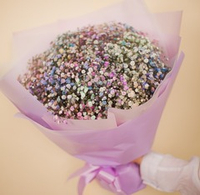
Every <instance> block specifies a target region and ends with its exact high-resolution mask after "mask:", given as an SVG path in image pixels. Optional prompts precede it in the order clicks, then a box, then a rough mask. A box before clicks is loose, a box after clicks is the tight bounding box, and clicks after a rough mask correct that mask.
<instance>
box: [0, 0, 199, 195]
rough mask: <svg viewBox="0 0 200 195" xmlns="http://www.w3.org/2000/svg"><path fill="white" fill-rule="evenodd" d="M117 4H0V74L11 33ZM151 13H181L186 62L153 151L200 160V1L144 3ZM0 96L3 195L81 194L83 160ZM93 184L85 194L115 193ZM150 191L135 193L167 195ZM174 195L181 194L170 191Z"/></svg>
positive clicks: (94, 0)
mask: <svg viewBox="0 0 200 195" xmlns="http://www.w3.org/2000/svg"><path fill="white" fill-rule="evenodd" d="M117 2H119V1H118V0H73V1H72V0H49V1H47V0H34V1H33V0H32V1H31V0H0V75H1V76H2V75H3V74H4V73H5V72H6V71H8V70H9V69H10V68H11V65H10V64H9V62H10V61H11V58H12V56H11V53H12V52H11V51H12V33H13V32H16V31H21V30H25V29H30V28H33V27H37V26H41V25H44V24H47V23H51V22H54V21H56V20H57V19H63V18H64V19H67V18H73V17H76V16H81V15H83V14H86V13H89V12H92V11H94V10H97V9H99V8H101V7H105V6H107V5H112V4H114V3H117ZM145 2H146V4H147V6H148V7H149V9H150V10H151V11H153V12H162V11H176V10H183V20H182V26H181V33H180V34H181V37H182V43H181V50H183V51H184V52H185V55H186V57H185V60H184V63H183V65H182V67H181V70H180V72H179V74H178V77H177V79H176V82H175V84H174V87H173V90H172V92H171V95H170V98H169V100H168V102H167V105H166V107H165V110H164V113H163V115H162V119H161V121H160V125H159V128H158V131H157V135H156V138H155V142H154V145H153V148H152V150H154V151H157V152H161V153H170V154H172V155H174V156H176V157H179V158H183V159H190V158H191V157H192V156H194V155H198V156H200V118H199V116H200V101H199V100H200V92H199V89H200V87H199V86H200V38H199V35H200V22H199V20H200V1H199V0H145ZM17 112H18V110H17V109H16V108H15V107H14V106H13V104H12V103H11V102H9V100H8V99H7V98H6V97H5V96H4V95H3V94H2V93H0V194H1V195H44V194H45V195H46V194H47V195H77V188H76V187H77V182H78V178H76V179H73V180H70V181H67V178H68V177H69V175H70V174H71V173H73V172H74V171H75V170H76V169H78V168H80V167H81V166H82V165H83V162H82V161H80V160H78V159H75V158H74V157H72V156H69V155H68V154H66V153H65V152H64V151H62V150H61V149H60V148H58V147H57V146H56V145H54V144H53V143H52V142H51V141H49V140H48V139H47V138H46V137H44V136H43V134H41V133H40V132H39V131H38V130H37V129H36V128H35V127H34V126H33V125H32V124H31V123H30V122H29V121H26V120H23V119H19V118H16V117H14V115H15V113H17ZM111 194H112V193H111V192H109V191H106V190H104V189H103V188H101V187H100V186H99V185H98V184H97V183H96V182H95V181H94V182H92V183H91V184H89V185H88V186H87V188H86V190H85V192H84V195H111ZM164 194H168V193H164V192H159V191H156V190H154V189H152V188H150V187H147V188H146V189H144V190H142V191H140V192H137V193H136V195H164ZM172 194H173V195H175V194H178V193H172Z"/></svg>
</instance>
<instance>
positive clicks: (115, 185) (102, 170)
mask: <svg viewBox="0 0 200 195" xmlns="http://www.w3.org/2000/svg"><path fill="white" fill-rule="evenodd" d="M76 176H79V177H80V179H79V184H78V194H79V195H83V191H84V189H85V187H86V185H87V184H89V183H90V182H91V181H93V180H94V179H97V180H98V181H99V183H100V184H101V186H102V187H104V188H106V189H107V190H110V191H112V192H114V193H115V194H117V195H131V194H133V193H134V192H136V191H138V190H141V189H143V188H144V187H145V185H144V184H143V183H142V179H141V177H140V173H139V166H138V165H136V164H134V163H129V164H126V165H118V166H116V167H111V166H95V165H92V164H86V165H85V166H84V167H83V168H81V169H80V170H78V171H77V172H75V173H74V174H73V175H71V177H70V178H73V177H76ZM70 178H69V179H70Z"/></svg>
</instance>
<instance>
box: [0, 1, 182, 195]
mask: <svg viewBox="0 0 200 195" xmlns="http://www.w3.org/2000/svg"><path fill="white" fill-rule="evenodd" d="M181 14H182V13H181V12H172V13H157V14H151V13H149V12H148V11H147V10H146V8H145V5H144V3H143V1H141V0H125V1H123V2H122V3H120V4H117V5H115V6H111V7H108V8H103V9H101V10H99V11H96V12H94V13H91V14H89V15H86V16H83V17H81V18H75V19H71V20H67V21H65V20H59V21H58V22H56V23H54V24H49V25H47V26H42V27H39V28H35V29H32V30H28V31H23V32H18V33H15V34H14V41H13V42H14V58H13V60H14V63H13V69H12V70H11V71H10V72H9V73H8V74H6V75H5V76H4V77H3V78H1V80H0V89H1V91H2V92H3V93H4V94H5V95H6V96H7V97H8V98H9V99H10V101H11V102H12V103H13V104H14V105H15V106H16V107H17V108H18V109H19V111H20V112H21V116H22V117H24V118H26V119H28V120H30V121H31V122H33V123H34V124H35V125H36V127H37V128H38V129H39V130H40V131H41V132H42V133H44V134H45V135H46V136H47V137H48V138H49V139H50V140H52V141H53V142H54V143H55V144H57V145H58V146H59V147H61V148H62V149H63V150H65V151H66V152H67V153H69V154H71V155H73V156H75V157H77V158H79V159H82V160H84V161H86V162H87V163H88V164H90V167H88V165H87V166H86V167H85V168H84V170H83V171H81V173H80V174H79V175H80V177H81V178H82V179H81V181H82V184H80V186H82V187H79V188H80V189H83V188H84V187H83V186H84V184H86V183H88V182H90V181H92V180H93V179H94V178H99V180H100V181H101V184H102V185H103V186H104V187H106V188H107V189H110V190H111V191H113V192H114V193H116V194H127V195H128V194H131V193H133V192H135V191H137V190H140V189H142V188H143V187H144V185H143V184H142V181H141V178H140V176H139V171H138V169H139V168H138V167H136V166H135V165H133V164H132V165H130V162H131V161H132V160H134V159H136V158H138V157H140V156H142V155H144V154H146V153H148V152H149V151H150V149H151V146H152V143H153V141H154V137H155V134H156V130H157V127H158V124H159V121H160V118H161V115H162V112H163V109H164V107H165V104H166V101H167V98H168V96H169V94H170V91H171V88H172V86H173V83H174V81H175V79H176V77H177V74H178V71H179V68H180V66H181V63H182V61H183V58H184V54H183V53H181V54H180V55H179V56H178V50H179V45H180V37H179V30H180V21H181ZM110 21H118V22H124V23H128V24H130V25H132V26H134V27H135V28H136V29H138V30H141V31H144V32H147V33H148V35H149V37H150V38H151V39H156V40H158V41H159V44H160V46H161V47H162V48H163V50H164V52H165V54H166V56H167V57H168V58H169V66H170V67H171V68H172V70H171V71H170V73H168V75H167V76H166V78H165V79H164V81H163V82H162V83H161V84H160V86H159V87H158V88H157V90H156V92H155V93H154V96H153V97H152V98H151V99H150V100H149V101H148V102H146V103H145V104H143V105H141V106H139V107H135V108H134V109H130V110H119V109H114V108H110V109H109V114H108V119H102V120H96V121H77V120H68V121H67V124H57V123H55V122H54V121H53V120H52V116H51V115H50V114H49V113H48V112H47V110H46V109H45V108H44V107H43V105H42V104H41V103H39V102H38V101H37V100H36V99H35V98H34V97H32V95H31V94H29V92H28V91H26V90H25V89H24V88H23V87H22V86H21V85H20V84H19V83H18V81H17V76H18V75H19V74H21V73H23V72H24V71H25V70H26V64H27V61H28V59H29V58H31V57H32V56H33V55H35V54H37V53H41V52H43V51H44V50H46V49H48V47H49V43H50V42H51V41H52V40H53V39H54V38H55V37H56V35H58V34H60V33H62V32H65V31H67V30H75V29H76V28H77V27H82V26H84V25H88V24H98V23H103V22H110ZM91 166H97V167H98V168H97V169H95V170H96V172H95V174H93V177H92V178H90V179H89V180H87V179H86V178H87V177H85V173H86V172H88V170H91V169H90V168H91ZM121 166H125V167H126V168H127V169H131V170H132V171H133V174H132V176H131V175H130V174H129V176H127V177H126V176H124V175H123V179H121V180H120V179H119V180H120V182H119V185H118V186H120V187H119V188H120V189H118V188H117V187H116V185H115V187H113V183H112V182H113V181H115V179H113V180H111V181H112V182H111V183H112V185H111V184H110V183H109V182H107V180H102V177H100V176H99V175H100V170H102V169H103V170H105V167H107V168H108V169H109V170H112V171H113V172H112V171H111V172H112V173H111V175H112V177H113V175H114V178H121V177H119V175H120V174H119V170H120V168H119V167H121ZM108 172H109V171H108ZM129 173H130V172H129ZM134 173H135V176H134ZM133 176H134V178H135V179H134V178H133V180H134V181H133V182H134V183H135V184H137V185H132V187H131V189H129V187H130V186H131V184H130V179H132V177H133ZM83 178H85V179H86V180H87V181H86V180H84V179H83ZM115 184H116V182H115ZM81 193H82V190H79V194H81Z"/></svg>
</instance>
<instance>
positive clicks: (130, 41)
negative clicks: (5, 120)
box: [0, 0, 183, 195]
mask: <svg viewBox="0 0 200 195" xmlns="http://www.w3.org/2000/svg"><path fill="white" fill-rule="evenodd" d="M180 15H181V13H179V12H174V13H160V14H151V13H149V12H148V11H147V10H146V9H145V8H144V5H143V2H142V1H141V0H132V1H131V0H125V1H123V2H122V3H120V4H118V5H116V6H113V7H109V8H104V9H101V10H100V11H97V12H95V13H92V14H89V15H87V16H85V17H82V18H77V19H72V20H69V21H58V22H57V23H55V24H52V25H48V26H45V27H40V28H38V29H34V30H32V31H27V32H21V33H19V34H16V38H15V40H16V42H15V44H16V48H18V51H20V52H19V53H18V59H19V61H17V62H16V64H15V66H14V68H13V70H11V71H10V72H9V73H8V74H7V75H5V76H4V77H3V78H2V79H1V81H0V89H1V90H2V91H3V93H4V94H5V95H6V96H7V97H8V98H9V99H10V100H11V101H12V102H13V103H14V104H15V105H16V106H17V108H18V109H19V111H20V112H21V114H22V116H23V117H24V118H26V119H28V120H30V121H31V122H33V123H34V124H35V125H36V126H37V127H38V129H39V130H40V131H41V132H42V133H44V134H45V135H46V136H47V137H48V138H49V139H51V140H52V141H53V142H55V143H56V144H57V145H58V146H60V147H61V148H62V149H63V150H65V151H66V152H68V153H69V154H71V155H73V156H74V157H77V158H79V159H82V160H84V161H85V162H86V166H85V167H84V168H83V169H81V170H79V171H78V172H77V173H75V174H74V176H80V182H79V194H82V192H83V189H84V187H85V185H86V184H87V183H89V182H91V181H92V180H93V179H95V178H96V179H98V180H99V182H100V184H101V185H102V186H103V187H105V188H106V189H109V190H111V191H113V192H114V193H116V194H125V195H130V194H132V193H134V192H136V191H138V190H140V189H142V188H144V187H145V186H144V185H143V183H142V180H141V178H140V173H139V168H138V166H137V165H136V164H134V163H131V162H132V161H133V160H134V159H136V158H137V157H140V156H142V155H144V154H146V153H147V152H149V150H150V149H151V146H152V143H153V139H154V136H155V133H156V129H157V126H158V124H159V120H160V117H161V114H162V111H163V109H164V106H165V103H166V101H167V98H168V96H169V93H170V90H171V88H172V85H173V83H174V80H175V78H176V76H177V73H178V70H179V67H180V65H181V63H182V60H183V54H181V55H180V56H179V57H178V50H179V44H180V37H179V36H178V33H179V27H180V18H181V17H180ZM169 16H170V17H171V18H173V20H170V21H169V20H168V17H169ZM172 22H173V24H172V25H170V27H169V25H167V24H169V23H172ZM163 23H165V25H164V26H163V25H162V24H163ZM41 41H42V45H41ZM19 48H20V49H19Z"/></svg>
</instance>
